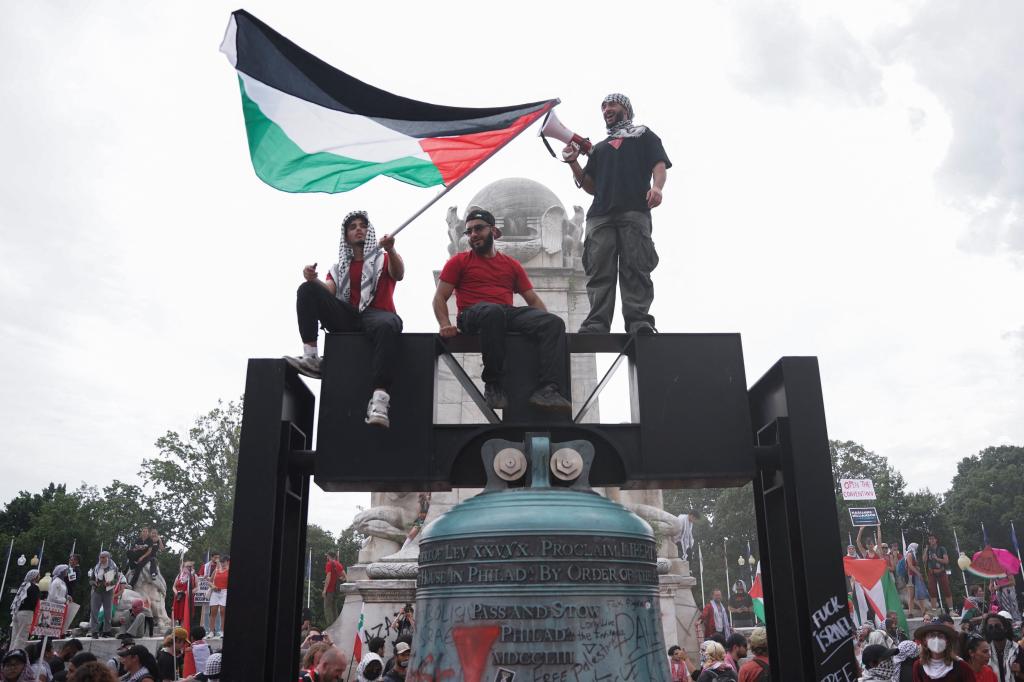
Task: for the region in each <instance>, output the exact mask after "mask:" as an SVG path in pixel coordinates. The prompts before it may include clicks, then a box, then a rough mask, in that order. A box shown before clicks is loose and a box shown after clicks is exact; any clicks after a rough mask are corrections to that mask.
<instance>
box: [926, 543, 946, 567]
mask: <svg viewBox="0 0 1024 682" xmlns="http://www.w3.org/2000/svg"><path fill="white" fill-rule="evenodd" d="M947 556H948V555H947V553H946V548H945V547H943V546H941V545H939V546H938V547H935V548H934V549H933V548H931V547H929V548H928V568H929V570H943V571H944V570H946V567H945V566H944V565H943V564H942V563H940V562H939V561H936V558H940V559H945V558H946V557H947Z"/></svg>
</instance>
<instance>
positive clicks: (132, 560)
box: [128, 528, 150, 589]
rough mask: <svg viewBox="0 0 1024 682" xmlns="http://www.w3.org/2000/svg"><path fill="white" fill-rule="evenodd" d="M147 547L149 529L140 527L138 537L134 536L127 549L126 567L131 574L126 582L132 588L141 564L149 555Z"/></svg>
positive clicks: (148, 544)
mask: <svg viewBox="0 0 1024 682" xmlns="http://www.w3.org/2000/svg"><path fill="white" fill-rule="evenodd" d="M149 547H150V542H149V529H148V528H142V529H141V530H139V537H138V538H136V540H135V544H133V545H132V546H131V547H130V548H129V549H128V567H129V568H130V569H131V574H132V575H131V578H130V579H129V580H128V584H129V585H130V586H131V587H132V589H135V583H136V582H138V580H139V575H141V573H142V564H143V563H144V562H145V559H146V558H147V557H148V556H149Z"/></svg>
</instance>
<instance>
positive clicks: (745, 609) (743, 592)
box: [729, 580, 754, 628]
mask: <svg viewBox="0 0 1024 682" xmlns="http://www.w3.org/2000/svg"><path fill="white" fill-rule="evenodd" d="M732 591H733V594H732V596H731V597H729V613H730V614H732V626H733V627H734V628H748V627H753V626H754V600H753V599H751V598H750V595H749V594H747V584H746V583H744V582H743V581H742V580H737V581H736V584H735V585H733V586H732Z"/></svg>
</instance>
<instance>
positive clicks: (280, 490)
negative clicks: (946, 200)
mask: <svg viewBox="0 0 1024 682" xmlns="http://www.w3.org/2000/svg"><path fill="white" fill-rule="evenodd" d="M244 407H245V409H244V412H243V415H242V435H241V442H240V444H239V452H238V477H237V483H236V487H235V510H234V518H233V524H232V526H233V529H234V532H233V535H232V539H231V563H232V566H233V568H234V570H233V571H232V572H231V579H230V583H229V589H228V608H227V615H229V616H230V617H231V620H230V622H231V625H228V626H226V630H227V632H229V633H230V634H231V637H226V638H225V639H224V671H225V674H224V677H225V679H231V680H286V679H293V678H294V677H295V671H296V670H298V669H299V660H298V650H299V640H298V637H299V626H300V624H301V623H300V621H299V618H300V611H299V608H298V604H300V603H301V599H302V587H303V584H302V581H303V577H304V576H303V565H304V561H303V558H304V554H305V546H306V533H305V531H306V513H307V511H308V508H309V474H310V472H309V471H302V470H300V467H298V466H296V465H295V464H293V463H292V461H293V460H292V459H291V458H290V453H291V451H292V450H298V449H308V448H309V447H311V445H312V439H313V411H314V399H313V394H312V393H310V391H309V389H308V388H306V386H305V385H304V384H303V383H302V382H301V381H300V380H299V378H298V375H297V374H296V373H295V371H294V370H293V369H290V368H289V367H288V365H287V364H286V363H285V362H284V361H283V360H250V361H249V367H248V373H247V374H246V381H245V406H244ZM225 620H226V619H225Z"/></svg>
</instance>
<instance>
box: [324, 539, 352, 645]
mask: <svg viewBox="0 0 1024 682" xmlns="http://www.w3.org/2000/svg"><path fill="white" fill-rule="evenodd" d="M324 559H326V560H327V563H326V564H325V565H324V589H323V592H322V593H321V594H322V595H323V598H324V627H326V628H329V627H331V625H333V624H334V621H336V620H337V619H338V610H339V605H338V594H339V592H340V590H339V589H338V588H339V587H341V584H342V583H344V582H345V581H346V580H348V576H347V575H345V566H344V565H343V564H342V563H341V562H340V561H338V553H337V552H335V551H329V552H327V553H326V554H325V555H324ZM342 603H344V602H342Z"/></svg>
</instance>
